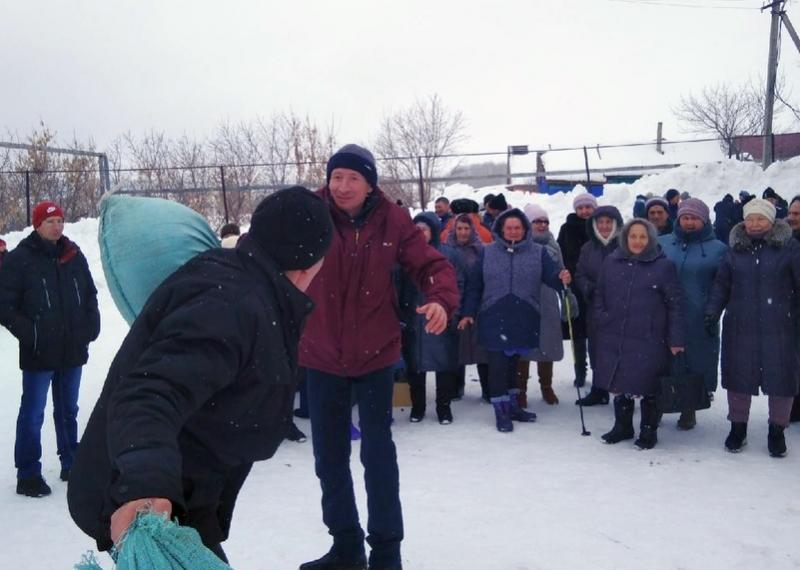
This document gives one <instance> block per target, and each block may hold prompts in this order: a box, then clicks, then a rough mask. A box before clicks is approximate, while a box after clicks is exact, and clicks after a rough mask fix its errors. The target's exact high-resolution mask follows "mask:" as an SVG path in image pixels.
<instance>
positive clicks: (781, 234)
mask: <svg viewBox="0 0 800 570" xmlns="http://www.w3.org/2000/svg"><path fill="white" fill-rule="evenodd" d="M791 239H792V228H791V227H790V226H789V224H787V223H786V221H784V220H782V219H777V220H775V223H774V224H773V225H772V229H771V230H769V231H768V232H767V235H765V236H764V241H765V242H766V244H767V245H768V246H769V247H773V248H775V249H781V248H782V247H784V246H785V245H786V244H787V243H789V241H791ZM729 243H730V246H731V249H733V250H734V251H747V250H748V249H752V247H753V238H751V237H750V236H749V235H747V231H746V230H745V228H744V222H739V223H738V224H736V225H735V226H733V229H732V230H731V235H730V238H729Z"/></svg>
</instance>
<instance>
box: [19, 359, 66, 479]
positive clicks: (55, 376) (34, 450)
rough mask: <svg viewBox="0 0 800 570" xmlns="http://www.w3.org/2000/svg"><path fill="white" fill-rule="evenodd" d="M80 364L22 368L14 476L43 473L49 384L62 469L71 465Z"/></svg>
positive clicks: (23, 476) (31, 475)
mask: <svg viewBox="0 0 800 570" xmlns="http://www.w3.org/2000/svg"><path fill="white" fill-rule="evenodd" d="M80 385H81V367H80V366H78V367H75V368H65V369H64V370H23V371H22V400H21V401H20V405H19V415H18V416H17V439H16V442H15V444H14V463H15V465H16V467H17V477H18V478H20V479H27V478H29V477H36V476H39V475H41V474H42V463H41V459H42V424H44V408H45V405H46V404H47V392H48V390H49V389H50V387H51V386H52V392H53V420H54V423H55V429H56V444H57V449H58V457H59V458H60V460H61V468H62V469H70V468H71V467H72V460H73V458H74V457H75V450H76V449H77V448H78V421H77V418H78V391H79V389H80Z"/></svg>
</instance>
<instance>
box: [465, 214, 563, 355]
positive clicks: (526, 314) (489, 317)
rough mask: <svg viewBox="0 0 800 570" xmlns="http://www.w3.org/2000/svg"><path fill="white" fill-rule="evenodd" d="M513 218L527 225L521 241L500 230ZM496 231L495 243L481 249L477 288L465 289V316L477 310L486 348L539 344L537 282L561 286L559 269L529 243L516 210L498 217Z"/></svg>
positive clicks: (538, 247)
mask: <svg viewBox="0 0 800 570" xmlns="http://www.w3.org/2000/svg"><path fill="white" fill-rule="evenodd" d="M512 216H513V217H517V218H519V219H520V220H521V221H522V225H523V228H524V229H525V235H524V237H523V238H522V240H521V241H519V242H515V243H511V242H508V241H506V240H505V239H504V238H503V236H502V231H501V228H502V227H503V224H504V223H505V220H506V219H507V218H509V217H512ZM494 235H495V240H494V242H492V243H491V244H490V245H487V246H486V248H485V249H484V250H483V251H484V255H483V263H482V265H481V272H480V274H478V277H477V279H476V281H477V283H478V286H477V287H476V288H475V289H474V290H471V291H470V292H469V293H468V299H467V301H466V303H465V308H464V315H465V316H475V315H476V314H477V322H478V336H479V340H480V343H481V345H482V346H483V347H485V348H486V349H487V350H495V351H500V350H512V349H513V350H519V349H532V348H537V347H538V346H539V323H540V312H541V301H540V294H541V286H542V283H544V284H546V285H548V286H550V287H551V288H553V289H555V290H557V291H558V290H560V289H561V281H559V279H558V274H559V267H558V266H557V265H556V263H555V262H554V261H553V259H552V258H551V257H550V255H549V254H548V253H547V251H546V250H545V248H544V247H542V246H541V245H539V244H537V243H534V242H533V239H532V237H531V225H530V222H529V221H528V218H527V217H526V216H525V214H523V213H522V211H520V210H519V209H517V208H513V209H511V210H506V211H505V212H503V213H501V214H500V215H499V216H498V217H497V221H496V222H495V225H494ZM479 307H480V309H479Z"/></svg>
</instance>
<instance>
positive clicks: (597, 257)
mask: <svg viewBox="0 0 800 570" xmlns="http://www.w3.org/2000/svg"><path fill="white" fill-rule="evenodd" d="M620 231H622V214H620V213H619V210H617V209H616V208H615V207H614V206H600V207H598V208H597V209H596V210H595V211H594V213H593V214H592V217H591V218H590V219H589V241H587V242H586V243H585V244H583V247H581V253H580V256H579V257H578V268H577V272H576V273H575V287H576V288H577V289H578V291H580V293H581V296H582V297H583V298H584V299H586V305H587V307H589V311H588V314H587V315H586V332H587V333H588V337H589V362H590V363H591V366H592V378H594V368H595V365H596V364H595V363H596V362H597V357H596V356H595V354H594V347H595V344H596V342H597V341H596V339H595V331H594V330H593V328H592V322H593V316H592V306H593V299H594V291H595V289H596V288H597V280H598V279H599V278H600V269H601V268H602V267H603V261H604V260H605V258H606V257H608V256H609V255H610V254H611V253H612V252H613V251H614V250H616V249H617V247H618V246H619V242H618V241H617V238H618V237H619V232H620ZM575 404H576V405H581V406H597V405H606V404H608V391H606V390H603V389H602V388H600V387H599V386H597V383H596V382H595V381H594V379H593V380H592V389H591V391H590V392H589V393H588V394H586V395H585V396H584V397H583V398H581V399H580V400H576V401H575Z"/></svg>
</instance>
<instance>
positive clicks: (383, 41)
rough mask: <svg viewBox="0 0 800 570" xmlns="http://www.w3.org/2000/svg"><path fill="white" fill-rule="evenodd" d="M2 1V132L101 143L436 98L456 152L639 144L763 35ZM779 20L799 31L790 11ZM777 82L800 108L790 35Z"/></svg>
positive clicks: (357, 0) (641, 23)
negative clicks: (51, 133) (454, 131)
mask: <svg viewBox="0 0 800 570" xmlns="http://www.w3.org/2000/svg"><path fill="white" fill-rule="evenodd" d="M661 3H663V4H668V5H655V4H661ZM0 4H2V9H0V61H2V63H3V64H2V67H0V127H2V128H3V130H4V131H11V132H14V133H16V134H17V135H20V136H25V135H26V134H28V133H29V132H30V131H31V129H32V128H33V127H34V126H36V125H37V124H38V122H39V120H40V119H41V120H44V121H45V123H46V124H47V125H48V126H50V127H51V128H53V129H55V130H56V131H57V132H58V138H59V140H60V141H65V140H66V139H68V138H70V137H71V136H72V134H73V133H75V134H76V135H77V136H78V137H79V139H86V138H87V137H89V136H91V137H93V138H94V140H95V142H96V144H97V146H98V147H99V148H100V149H102V148H104V146H105V145H107V144H108V143H109V142H110V141H111V140H112V139H113V138H114V137H115V136H117V135H119V134H121V133H123V132H125V131H128V130H130V131H131V132H133V133H143V132H145V131H148V130H150V129H154V130H156V131H164V132H166V133H167V134H168V135H169V136H171V137H178V136H180V135H182V134H184V133H186V134H188V135H189V136H196V137H203V136H205V135H207V134H209V133H210V132H211V131H213V129H214V127H215V126H216V125H218V124H219V123H220V121H222V120H224V119H229V120H234V121H235V120H240V119H241V120H248V119H252V118H255V117H257V116H269V115H271V114H272V113H274V112H277V111H282V110H289V109H292V110H294V111H295V112H296V113H298V114H301V115H303V114H309V115H310V116H311V117H312V118H313V119H315V120H316V121H317V122H320V123H329V122H331V121H333V122H334V123H335V125H336V133H337V138H338V140H339V141H340V142H348V141H356V142H361V143H368V142H369V141H370V140H372V139H373V137H374V135H375V131H376V127H377V124H378V122H379V121H380V119H381V117H382V116H383V115H384V114H386V113H389V112H391V111H393V110H397V109H399V108H401V107H404V106H407V105H409V104H410V103H412V102H413V101H414V99H415V98H419V97H426V96H428V95H431V94H434V93H438V94H439V95H440V96H441V97H442V98H443V100H444V102H445V104H447V105H448V106H449V107H451V108H453V109H458V110H460V111H462V112H463V113H464V115H465V118H466V119H467V122H468V134H469V140H468V142H467V143H465V144H464V145H463V146H462V150H467V151H476V152H477V151H494V150H504V149H505V147H506V145H510V144H529V145H531V146H532V147H536V148H541V147H544V146H546V145H547V144H552V145H565V144H567V145H574V144H595V143H613V142H629V141H643V140H651V139H653V138H654V137H655V131H656V123H657V122H658V121H663V122H664V128H665V131H664V134H665V136H666V137H667V138H671V139H673V140H674V139H676V138H692V137H694V136H695V135H688V134H685V133H681V132H680V131H679V130H678V125H677V124H676V122H675V119H674V118H673V116H672V113H671V111H670V108H671V107H674V106H675V105H676V104H677V103H678V101H679V99H680V96H681V95H682V94H687V93H689V92H699V91H700V90H701V89H702V88H703V87H704V86H707V85H711V84H715V83H718V82H732V83H739V82H742V81H744V80H747V79H748V78H754V79H759V78H761V77H764V76H765V74H766V63H767V49H768V39H769V24H770V17H769V14H768V12H764V13H761V12H759V10H758V8H759V7H760V6H761V4H762V2H761V1H760V0H514V1H511V0H509V1H504V0H493V1H472V0H463V1H460V2H454V1H448V2H443V1H435V0H404V1H402V2H382V1H380V0H377V1H376V0H372V1H365V0H339V1H333V0H329V1H324V0H313V1H312V0H285V1H282V2H273V1H267V0H228V1H227V2H219V1H209V0H192V1H184V0H135V1H133V0H71V1H68V0H50V1H43V0H0ZM679 4H682V5H684V6H685V5H689V6H692V7H684V6H680V5H679ZM704 6H714V7H715V8H704ZM741 8H747V10H743V9H741ZM787 13H788V15H789V16H790V18H792V21H793V22H794V24H795V27H797V28H800V2H798V0H794V1H792V2H790V3H789V4H788V9H787ZM781 71H782V73H783V74H784V75H785V78H786V80H787V84H788V86H789V87H790V88H792V90H793V95H794V99H795V100H800V54H798V52H797V50H796V48H795V46H794V45H793V44H792V43H791V40H790V39H789V37H788V34H786V33H785V32H784V39H783V47H782V59H781ZM795 126H796V125H795ZM3 138H7V136H4V135H0V139H3Z"/></svg>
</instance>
